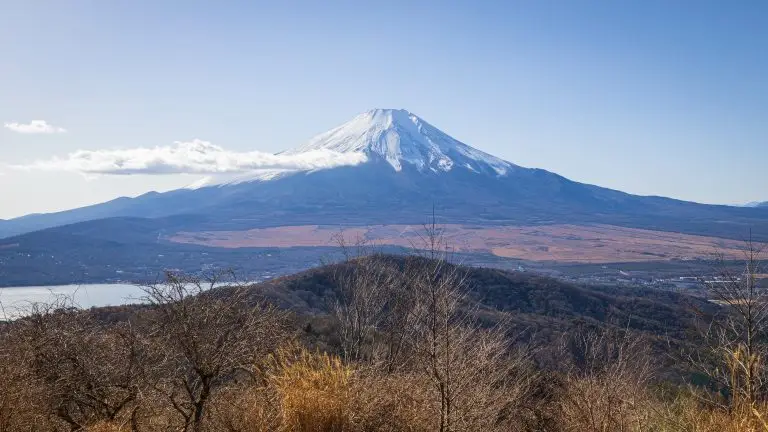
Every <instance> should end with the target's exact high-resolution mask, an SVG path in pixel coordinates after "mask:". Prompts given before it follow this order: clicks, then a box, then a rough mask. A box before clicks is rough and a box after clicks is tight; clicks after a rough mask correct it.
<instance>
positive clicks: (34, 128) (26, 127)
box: [4, 120, 67, 134]
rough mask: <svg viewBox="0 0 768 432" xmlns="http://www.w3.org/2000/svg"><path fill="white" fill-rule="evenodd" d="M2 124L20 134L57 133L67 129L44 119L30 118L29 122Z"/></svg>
mask: <svg viewBox="0 0 768 432" xmlns="http://www.w3.org/2000/svg"><path fill="white" fill-rule="evenodd" d="M4 126H5V128H6V129H10V130H12V131H14V132H18V133H22V134H57V133H65V132H66V131H67V130H66V129H64V128H61V127H58V126H53V125H50V124H48V122H47V121H45V120H32V121H31V122H29V123H6V124H5V125H4Z"/></svg>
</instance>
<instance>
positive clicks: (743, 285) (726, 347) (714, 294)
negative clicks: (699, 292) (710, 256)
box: [687, 240, 768, 408]
mask: <svg viewBox="0 0 768 432" xmlns="http://www.w3.org/2000/svg"><path fill="white" fill-rule="evenodd" d="M762 252H763V245H760V244H757V243H755V242H753V241H751V240H749V241H747V242H746V244H745V247H744V261H743V264H742V265H741V266H738V265H736V266H734V265H732V264H729V263H728V262H727V261H726V259H725V258H724V257H723V256H722V255H721V256H719V257H718V264H717V266H716V270H715V274H714V275H713V276H711V277H709V278H705V279H702V283H703V284H704V285H705V286H706V287H707V290H708V294H709V298H710V299H711V300H712V301H714V302H715V303H717V304H719V305H720V306H721V307H722V310H721V311H719V313H717V314H716V315H715V316H714V317H713V318H711V320H710V321H709V322H708V323H707V325H706V326H705V327H704V329H703V331H702V334H703V337H704V341H705V347H706V348H707V349H706V350H704V351H694V352H692V353H689V354H688V356H687V358H688V360H689V361H690V362H691V363H692V364H693V365H694V366H695V367H696V368H697V369H699V370H700V371H702V372H704V373H705V374H706V375H707V376H709V377H710V379H711V380H712V381H713V383H714V384H716V385H717V386H718V387H719V389H720V390H722V391H723V393H724V394H725V395H726V399H725V406H724V407H725V408H733V407H738V406H740V405H742V404H743V405H745V406H753V404H755V403H756V402H765V401H766V400H768V367H766V366H767V364H766V356H768V321H767V320H768V290H766V288H761V287H760V286H759V284H758V276H759V275H760V274H761V273H762V264H761V255H762ZM710 402H716V401H715V400H710Z"/></svg>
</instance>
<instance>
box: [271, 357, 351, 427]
mask: <svg viewBox="0 0 768 432" xmlns="http://www.w3.org/2000/svg"><path fill="white" fill-rule="evenodd" d="M267 369H268V370H267V372H266V377H267V383H268V385H269V386H270V387H272V388H273V389H274V391H275V394H276V396H277V400H278V405H279V407H280V408H279V409H280V417H281V419H282V422H281V423H282V426H281V429H282V430H286V431H295V432H304V431H306V432H309V431H329V432H333V431H343V430H347V429H348V425H349V418H350V412H349V403H350V378H351V373H352V371H351V369H350V368H349V367H347V366H345V365H344V364H342V362H341V360H340V359H339V358H338V357H335V356H331V355H328V354H327V353H316V354H313V353H311V352H309V351H307V350H305V349H301V348H299V349H280V350H278V352H277V353H276V354H275V355H274V356H272V357H271V359H270V361H269V362H268V366H267Z"/></svg>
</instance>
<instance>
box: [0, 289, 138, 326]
mask: <svg viewBox="0 0 768 432" xmlns="http://www.w3.org/2000/svg"><path fill="white" fill-rule="evenodd" d="M143 294H144V293H143V291H142V290H141V288H140V287H137V286H135V285H128V284H88V285H59V286H30V287H10V288H0V304H1V305H2V308H3V309H4V311H5V312H4V314H5V316H6V317H9V318H10V317H17V316H19V315H24V314H25V311H28V310H29V307H30V305H31V304H33V303H51V302H53V301H55V300H56V299H60V298H67V299H68V300H70V301H71V302H73V303H74V304H75V305H76V306H79V307H81V308H90V307H92V306H116V305H122V304H130V303H140V302H141V297H142V296H143ZM2 318H3V312H2V311H0V319H2Z"/></svg>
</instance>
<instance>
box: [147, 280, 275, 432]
mask: <svg viewBox="0 0 768 432" xmlns="http://www.w3.org/2000/svg"><path fill="white" fill-rule="evenodd" d="M230 280H232V278H231V273H230V272H214V273H211V274H209V275H207V276H205V277H196V276H190V275H181V274H174V273H168V274H167V275H166V279H165V281H163V282H162V283H159V284H151V285H147V286H145V287H144V289H145V292H146V295H147V299H148V300H149V302H151V303H152V305H154V306H155V310H154V311H153V312H152V314H151V320H152V323H151V332H150V337H151V339H152V341H153V357H154V361H155V362H156V364H157V365H158V367H157V368H156V369H155V371H154V372H155V380H156V382H157V385H156V389H157V390H158V391H160V392H161V393H163V394H164V395H165V396H166V397H167V399H168V400H169V401H170V403H171V404H172V406H173V408H174V410H175V411H176V412H177V413H178V414H179V415H180V416H181V419H182V423H183V430H185V431H200V430H202V428H203V425H204V420H205V417H206V412H207V409H208V407H209V405H210V401H211V397H212V395H213V394H214V392H215V391H216V390H217V389H218V388H221V387H223V386H225V385H226V384H228V383H230V382H232V381H233V380H236V379H237V378H238V377H246V378H248V377H250V375H249V374H250V373H251V371H252V370H253V368H254V366H255V365H256V362H257V361H258V360H259V359H260V358H261V357H263V356H264V355H266V354H268V353H270V352H272V351H273V350H274V349H276V348H277V346H278V345H280V344H281V343H283V342H284V341H285V340H286V338H287V336H288V327H287V315H286V313H284V312H281V311H279V310H277V309H275V308H274V307H272V306H269V305H266V304H263V303H257V304H251V302H249V297H248V295H247V294H248V291H247V289H246V288H245V287H242V286H231V287H228V288H226V289H223V288H222V289H213V288H214V287H216V286H218V285H220V284H222V283H227V282H228V281H230Z"/></svg>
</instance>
